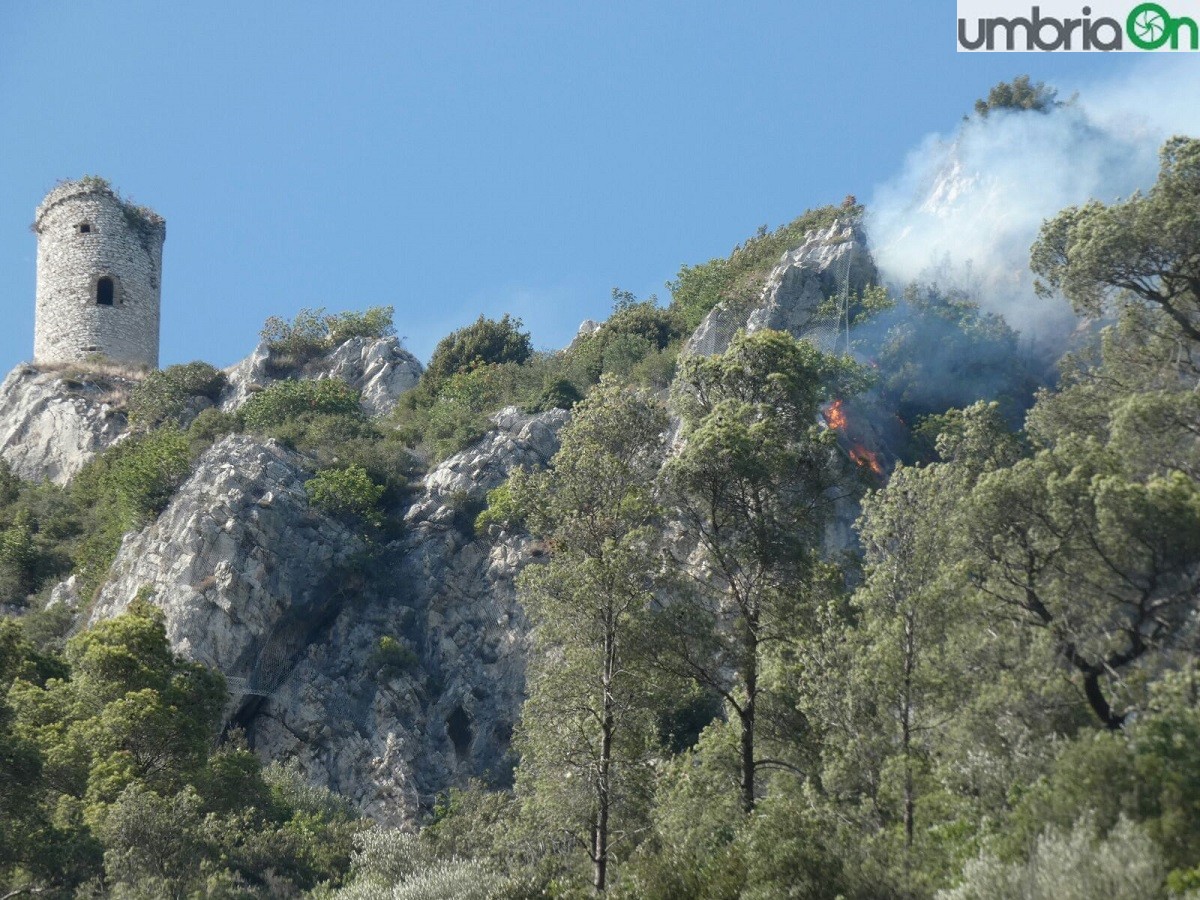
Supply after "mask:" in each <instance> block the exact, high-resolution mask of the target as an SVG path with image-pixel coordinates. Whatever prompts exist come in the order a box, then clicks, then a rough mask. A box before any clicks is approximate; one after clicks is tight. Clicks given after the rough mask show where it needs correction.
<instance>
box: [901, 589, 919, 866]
mask: <svg viewBox="0 0 1200 900" xmlns="http://www.w3.org/2000/svg"><path fill="white" fill-rule="evenodd" d="M915 668H916V623H915V622H914V621H913V615H912V612H911V611H908V612H907V613H906V614H905V617H904V699H903V704H904V709H903V715H902V717H901V723H902V727H903V735H902V740H903V743H904V849H905V850H906V851H910V850H912V845H913V830H914V824H915V823H914V819H915V818H916V805H917V800H916V792H915V790H914V786H913V766H912V731H913V723H912V708H913V703H912V690H913V687H912V682H913V670H914V669H915ZM904 867H905V871H906V872H907V869H908V859H907V857H906V858H905V861H904Z"/></svg>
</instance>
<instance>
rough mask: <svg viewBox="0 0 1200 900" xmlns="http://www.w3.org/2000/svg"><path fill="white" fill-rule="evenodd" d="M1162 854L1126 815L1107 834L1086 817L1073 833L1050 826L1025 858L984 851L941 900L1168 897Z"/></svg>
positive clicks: (1135, 899) (1143, 899)
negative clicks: (1004, 859)
mask: <svg viewBox="0 0 1200 900" xmlns="http://www.w3.org/2000/svg"><path fill="white" fill-rule="evenodd" d="M1165 874H1166V867H1165V865H1164V863H1163V858H1162V853H1161V852H1160V851H1159V849H1158V847H1157V846H1156V845H1155V843H1154V841H1152V840H1151V839H1150V837H1149V835H1147V834H1146V832H1145V830H1144V829H1143V828H1142V827H1141V826H1139V825H1137V824H1135V823H1133V822H1130V821H1129V820H1128V819H1125V818H1122V819H1121V820H1120V821H1119V822H1118V823H1117V825H1116V827H1114V828H1113V830H1112V831H1111V832H1109V834H1108V835H1107V836H1103V837H1102V836H1100V835H1099V834H1098V833H1097V830H1096V827H1095V825H1094V823H1093V822H1092V821H1091V820H1090V819H1089V818H1087V817H1085V818H1083V819H1081V820H1080V821H1079V822H1077V823H1076V824H1075V826H1074V827H1073V828H1072V829H1071V830H1070V831H1062V830H1059V829H1057V828H1050V829H1047V830H1046V832H1045V833H1044V834H1042V836H1041V837H1040V838H1038V841H1037V846H1036V847H1035V848H1034V849H1033V852H1032V853H1031V854H1030V855H1029V858H1028V859H1027V860H1024V861H1018V862H1014V863H1005V862H1002V861H1001V860H999V859H997V858H996V857H995V856H991V855H990V854H987V853H984V854H982V855H980V856H979V857H978V858H977V859H975V860H973V861H971V862H970V863H968V864H967V866H966V868H964V870H963V880H962V882H961V883H960V884H959V885H958V887H956V888H954V889H952V890H946V891H939V892H938V894H937V897H938V900H976V898H978V900H1090V898H1093V897H1104V898H1105V900H1153V898H1155V897H1162V896H1164V893H1163V881H1164V877H1165Z"/></svg>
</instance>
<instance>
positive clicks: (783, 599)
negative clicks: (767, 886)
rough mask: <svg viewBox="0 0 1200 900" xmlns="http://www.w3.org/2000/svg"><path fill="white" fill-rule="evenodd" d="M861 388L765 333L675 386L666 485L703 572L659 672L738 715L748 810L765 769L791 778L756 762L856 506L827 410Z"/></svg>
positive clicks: (840, 371) (675, 617)
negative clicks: (676, 429)
mask: <svg viewBox="0 0 1200 900" xmlns="http://www.w3.org/2000/svg"><path fill="white" fill-rule="evenodd" d="M862 383H863V381H862V376H861V374H860V373H859V372H858V370H857V369H856V367H855V366H854V365H853V364H852V363H851V362H849V361H847V360H841V359H836V358H834V357H830V356H825V355H824V354H822V353H820V352H819V351H818V350H817V349H816V348H814V347H813V346H812V345H811V344H809V343H807V342H798V341H796V340H794V339H793V338H792V337H791V336H789V335H787V334H785V333H783V332H778V331H767V330H764V331H759V332H755V333H753V334H744V333H739V334H738V335H737V336H736V337H735V338H734V340H733V343H732V344H731V345H730V347H729V349H728V350H727V351H726V352H725V353H724V354H723V355H720V356H714V357H696V356H694V357H690V358H688V359H687V360H685V362H684V363H683V364H682V366H681V370H680V374H679V378H678V380H677V382H676V389H675V392H674V397H673V399H674V403H675V406H676V408H677V410H678V411H679V413H680V416H681V418H682V420H683V432H682V438H683V446H682V448H681V449H680V451H679V452H678V453H677V454H675V455H674V456H673V457H672V458H671V459H670V460H669V461H668V463H667V465H666V466H665V467H664V470H663V482H662V483H663V489H664V491H665V495H666V496H667V497H668V498H669V502H670V504H671V506H672V508H673V510H674V512H675V514H676V515H677V516H678V517H679V521H680V522H681V523H682V524H683V525H684V527H685V528H686V529H687V533H688V534H689V535H690V536H693V537H694V538H695V539H696V540H697V542H698V550H699V552H700V556H701V561H700V564H699V566H698V567H697V566H685V567H684V571H685V572H689V573H690V578H689V580H688V584H687V585H686V590H684V591H682V592H681V594H680V596H679V598H678V599H675V600H672V602H670V603H669V604H667V606H666V608H665V610H664V615H665V616H666V617H667V618H668V619H669V621H670V623H671V628H670V629H669V632H670V633H671V635H672V638H671V639H670V640H669V641H667V642H666V644H665V645H664V646H663V648H662V653H661V655H660V659H661V660H662V662H663V663H664V664H665V665H667V666H669V667H670V668H671V669H672V671H674V672H676V673H677V674H679V675H681V676H686V677H689V678H692V679H695V680H696V681H698V682H699V683H701V684H702V685H703V686H704V687H705V688H706V689H710V690H713V691H716V692H718V693H719V694H720V695H721V697H722V698H723V699H724V701H725V702H726V704H728V706H729V708H730V709H731V710H732V711H733V713H734V714H735V715H736V718H737V721H738V724H739V726H740V729H741V767H742V770H741V791H742V804H743V806H744V807H745V809H747V810H750V809H752V808H753V806H754V803H755V800H756V798H757V787H756V775H757V772H758V769H759V768H760V767H763V766H768V767H769V766H779V765H787V763H786V761H785V760H782V759H773V758H768V757H765V756H762V755H761V754H760V753H758V752H757V750H756V738H757V736H758V731H759V721H758V714H759V708H760V701H761V700H762V696H761V695H762V693H763V690H764V687H765V684H764V682H763V680H762V674H763V666H764V662H765V661H766V658H767V654H768V653H769V652H771V651H772V650H773V648H778V647H780V646H781V645H787V644H789V643H791V642H792V641H794V640H795V638H796V637H797V636H798V634H800V633H802V631H803V629H804V628H805V627H806V623H807V622H809V621H811V618H812V608H813V606H814V605H815V604H814V603H813V602H812V600H813V596H814V595H815V582H814V579H813V578H812V575H813V573H814V571H815V570H816V568H817V565H816V564H817V562H818V559H819V557H820V547H821V542H822V537H823V530H824V525H825V523H826V522H827V521H828V519H829V517H830V515H831V514H832V513H833V510H834V508H835V506H836V504H837V502H838V500H839V497H844V496H847V495H848V494H849V493H850V489H849V487H848V485H849V482H850V475H849V469H848V466H847V464H846V460H845V458H844V456H843V455H842V454H841V453H840V452H839V451H838V449H837V446H836V437H835V436H834V434H833V433H832V432H830V431H829V430H826V429H823V428H822V427H820V426H819V425H818V424H817V422H818V420H819V411H820V407H821V404H822V403H824V402H827V401H829V400H832V399H834V398H836V397H845V396H847V395H848V394H850V393H853V392H855V391H857V390H858V389H860V388H861V386H862ZM806 585H807V586H808V588H809V589H811V590H812V593H809V592H808V591H806Z"/></svg>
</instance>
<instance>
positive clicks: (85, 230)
mask: <svg viewBox="0 0 1200 900" xmlns="http://www.w3.org/2000/svg"><path fill="white" fill-rule="evenodd" d="M78 228H79V233H80V234H91V232H92V223H91V222H80V223H79V226H78Z"/></svg>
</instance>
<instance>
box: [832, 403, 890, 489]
mask: <svg viewBox="0 0 1200 900" xmlns="http://www.w3.org/2000/svg"><path fill="white" fill-rule="evenodd" d="M823 415H824V417H825V424H826V425H828V426H829V427H830V428H832V429H833V430H834V431H836V432H837V433H838V434H839V435H841V437H842V440H843V441H844V443H845V444H846V445H848V449H847V451H846V452H847V453H848V454H849V455H850V458H851V459H852V460H854V462H855V464H856V465H858V466H860V467H862V468H867V469H870V470H871V471H872V472H874V473H875V474H876V475H878V476H880V477H882V476H883V474H884V471H883V463H882V461H881V460H880V459H879V454H877V453H876V452H875V451H873V450H871V449H870V448H868V447H867V446H866V444H864V443H863V442H862V441H861V440H858V439H857V438H856V437H855V436H854V434H853V430H852V429H851V427H850V420H849V418H848V417H847V415H846V404H845V401H843V400H834V401H833V402H832V403H831V404H829V408H828V409H826V410H825V412H824V413H823Z"/></svg>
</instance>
